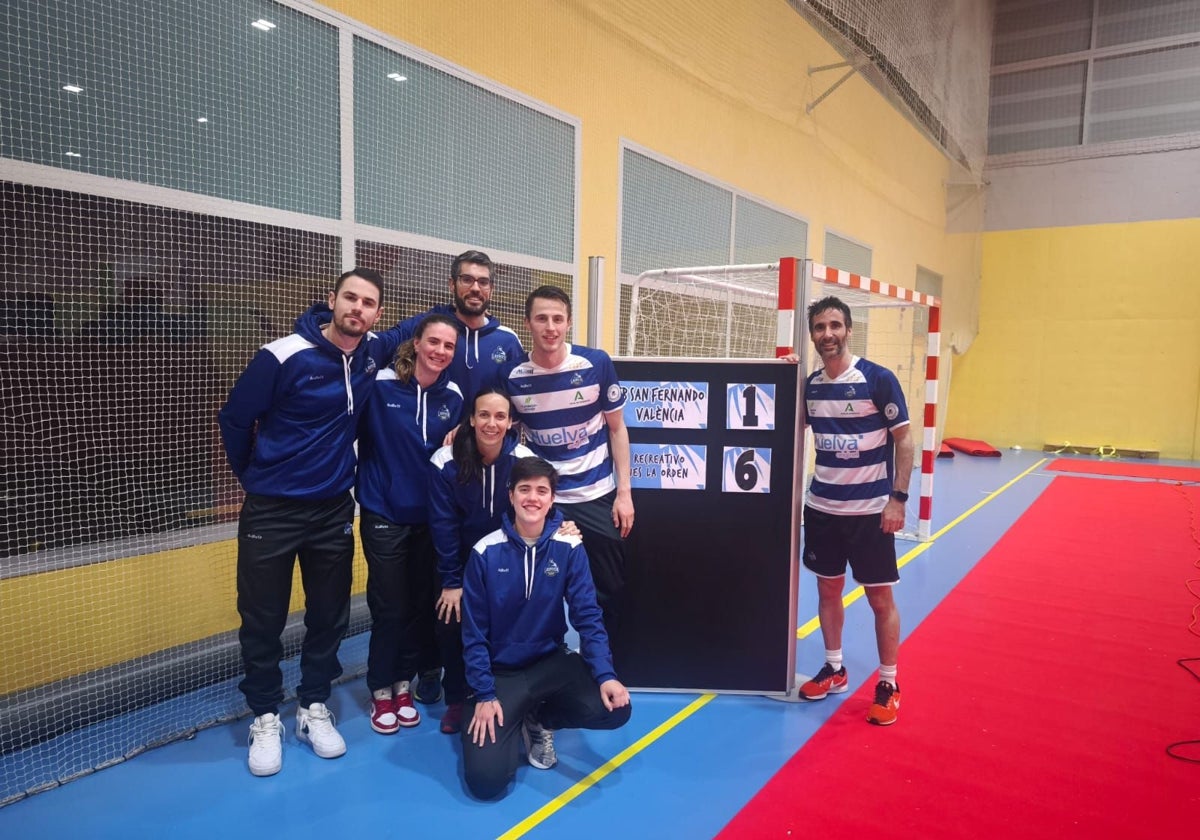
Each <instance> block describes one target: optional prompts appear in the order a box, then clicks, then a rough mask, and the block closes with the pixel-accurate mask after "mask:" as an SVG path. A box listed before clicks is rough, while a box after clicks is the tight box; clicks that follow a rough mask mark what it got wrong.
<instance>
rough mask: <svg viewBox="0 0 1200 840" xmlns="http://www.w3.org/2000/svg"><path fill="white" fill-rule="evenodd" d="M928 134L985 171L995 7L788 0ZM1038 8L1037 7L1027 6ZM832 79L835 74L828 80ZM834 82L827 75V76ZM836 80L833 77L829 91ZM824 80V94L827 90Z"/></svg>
mask: <svg viewBox="0 0 1200 840" xmlns="http://www.w3.org/2000/svg"><path fill="white" fill-rule="evenodd" d="M788 2H789V3H790V4H791V5H792V7H793V8H795V9H796V10H797V11H798V12H800V13H801V14H802V15H803V16H804V17H805V19H806V20H808V21H809V22H810V23H812V24H813V25H814V26H816V28H817V29H818V31H820V32H822V33H823V34H824V35H825V36H826V37H827V38H828V39H829V40H830V42H831V43H832V44H833V45H834V46H835V47H837V48H838V49H839V51H841V52H842V54H843V55H844V56H845V57H846V60H847V61H848V62H849V63H850V64H851V65H853V66H854V67H856V68H857V69H858V72H860V73H862V74H863V77H864V78H866V79H867V80H868V81H870V82H871V83H872V84H873V85H874V86H875V87H876V88H877V89H879V90H880V91H881V92H882V93H883V94H884V95H886V96H888V97H889V98H890V99H892V100H893V101H895V102H897V103H898V104H900V105H901V110H902V111H903V112H904V113H906V114H907V115H908V117H909V118H910V120H911V121H912V122H914V123H915V124H916V125H917V126H918V127H919V128H920V129H921V130H922V131H924V132H925V133H926V134H928V135H929V136H930V137H931V138H932V139H933V140H934V141H935V142H936V143H938V144H939V145H940V146H941V147H942V149H943V150H945V152H946V154H947V155H949V156H950V157H951V159H953V160H955V161H958V162H959V163H961V164H962V165H963V166H964V167H966V168H967V169H968V170H969V171H970V172H971V173H973V174H975V175H978V174H979V173H980V172H981V171H982V170H983V164H984V158H985V156H986V136H987V89H988V88H987V85H988V56H989V55H990V53H991V27H992V14H991V8H990V7H991V4H990V3H984V2H979V0H788ZM1027 5H1038V4H1027ZM829 75H833V74H829ZM820 78H821V79H825V78H828V75H826V76H821V77H820ZM835 80H836V75H833V78H828V83H827V84H825V85H824V87H825V88H828V87H829V85H830V84H832V83H833V82H834V81H835ZM821 89H822V86H821V83H819V82H818V84H817V90H821Z"/></svg>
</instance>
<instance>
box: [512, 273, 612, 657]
mask: <svg viewBox="0 0 1200 840" xmlns="http://www.w3.org/2000/svg"><path fill="white" fill-rule="evenodd" d="M525 325H526V326H527V327H528V328H529V332H530V334H531V335H532V337H533V349H532V351H531V352H529V353H526V354H525V355H524V357H523V358H521V359H519V360H518V361H517V362H516V363H513V364H510V365H509V366H508V367H506V368H505V369H504V370H503V371H502V378H503V381H504V385H505V388H507V390H508V393H509V394H510V395H511V396H512V399H513V405H514V407H515V409H516V412H517V417H518V418H519V419H520V421H521V424H522V427H523V429H524V432H525V443H526V445H527V446H528V447H529V448H530V449H532V450H533V451H534V453H535V454H536V455H538V456H539V457H541V458H544V459H545V460H547V461H549V462H550V463H551V464H552V465H553V466H554V469H555V470H556V471H557V473H558V476H559V478H558V492H557V495H556V497H555V504H556V506H557V507H558V509H559V510H561V511H562V514H563V517H564V518H565V519H572V520H574V521H575V523H576V525H577V526H578V527H579V530H580V534H581V536H582V537H583V545H584V548H585V549H586V550H587V555H588V560H589V561H590V565H591V571H592V578H593V580H594V581H595V584H596V594H597V601H598V603H599V604H600V609H601V611H602V612H603V614H604V624H605V627H606V628H607V629H608V634H609V636H610V637H612V636H614V635H615V633H616V631H617V627H616V626H615V625H617V624H618V622H619V617H620V594H621V589H622V588H623V587H624V584H625V544H624V542H623V540H624V538H625V537H627V536H628V535H629V531H630V529H631V528H633V496H632V493H631V491H630V484H629V430H628V429H626V428H625V418H624V415H623V412H622V407H623V406H624V405H625V395H624V392H623V391H622V389H621V383H620V382H619V381H618V380H617V371H616V368H614V367H613V363H612V359H610V358H609V356H608V354H607V353H605V352H604V351H603V350H597V349H593V348H591V347H582V346H580V345H572V344H570V343H568V342H567V333H568V332H569V330H570V328H571V298H570V297H569V296H568V295H567V293H566V292H564V291H563V290H562V289H560V288H558V287H557V286H541V287H539V288H537V289H534V290H533V291H532V292H530V294H529V297H528V298H526V299H525Z"/></svg>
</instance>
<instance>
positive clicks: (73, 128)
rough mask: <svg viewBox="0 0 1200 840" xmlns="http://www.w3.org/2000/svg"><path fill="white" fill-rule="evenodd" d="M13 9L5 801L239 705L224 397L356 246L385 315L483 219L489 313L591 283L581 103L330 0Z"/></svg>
mask: <svg viewBox="0 0 1200 840" xmlns="http://www.w3.org/2000/svg"><path fill="white" fill-rule="evenodd" d="M310 12H311V14H310ZM0 21H2V22H3V26H2V27H0V29H2V33H0V46H2V47H3V49H0V66H2V67H3V75H4V78H5V84H4V85H3V87H2V93H0V96H2V97H3V99H2V102H0V105H2V108H0V114H2V119H0V277H2V278H3V287H2V288H3V306H2V307H0V369H2V374H0V437H2V438H3V440H4V442H5V445H4V447H3V450H2V452H3V454H2V455H0V458H2V459H3V463H2V464H0V472H2V474H3V479H2V481H3V494H2V498H0V804H3V803H6V802H10V801H14V800H15V799H17V798H20V797H22V796H24V795H26V794H28V793H29V792H32V791H36V790H39V789H41V788H43V787H46V786H52V785H54V784H57V783H59V782H61V781H63V780H65V779H69V778H72V777H74V776H77V775H80V774H84V773H87V772H90V771H91V770H93V769H95V768H98V767H102V766H104V765H106V764H109V763H112V762H114V761H120V760H121V759H122V758H124V757H127V756H129V755H132V754H135V753H137V752H140V751H141V750H143V749H145V748H146V747H147V746H149V745H153V744H156V743H160V742H163V741H167V740H171V739H173V738H178V737H180V736H181V735H184V734H186V733H188V732H190V731H193V730H194V729H196V728H197V727H199V726H203V725H205V724H208V723H211V722H214V721H219V720H227V719H230V718H232V717H236V716H238V715H241V714H244V713H245V705H244V703H243V700H242V697H241V694H240V693H239V692H238V691H237V690H236V682H237V677H238V675H239V672H240V668H241V663H240V658H239V655H238V647H237V639H236V630H237V627H238V624H239V620H238V616H237V612H236V604H235V576H234V574H235V566H236V545H235V539H234V538H235V536H236V518H237V514H238V509H239V505H240V501H241V490H240V488H239V486H238V483H237V481H236V480H235V479H234V478H233V476H232V475H231V474H230V472H229V469H228V466H227V464H226V461H225V456H224V452H223V449H222V446H221V443H220V437H219V434H218V431H217V427H216V422H215V418H216V413H217V410H218V409H219V408H220V406H221V405H222V403H223V401H224V399H225V397H226V395H227V394H228V391H229V388H230V386H231V385H232V383H233V381H234V380H235V378H236V377H237V376H238V375H239V374H240V372H241V371H242V370H243V369H244V368H245V366H246V365H247V363H248V362H249V360H250V358H251V356H252V355H253V353H254V352H255V351H256V350H257V348H258V347H260V346H261V345H263V344H264V343H266V342H269V341H272V340H274V339H276V338H280V337H282V336H284V335H286V334H288V333H289V332H291V329H292V323H293V320H294V318H295V317H296V315H297V314H298V313H299V312H301V311H303V310H304V309H305V308H306V307H307V306H308V305H309V304H310V303H311V302H313V301H314V300H324V299H325V298H326V296H327V293H328V290H329V289H330V288H331V286H332V283H333V281H334V279H335V278H336V276H337V275H338V274H339V273H340V272H341V271H342V270H343V268H344V267H346V266H347V264H348V263H349V264H358V265H363V266H367V267H372V268H377V269H379V270H381V271H382V272H383V273H384V276H385V280H386V284H385V289H384V310H385V311H384V319H385V322H386V323H388V324H390V323H392V322H393V321H395V320H399V319H400V318H403V317H407V316H409V315H411V314H413V313H415V312H419V311H422V310H424V309H427V308H428V307H430V306H432V305H433V304H435V303H445V302H447V301H448V300H449V292H448V286H447V279H448V276H449V272H450V264H451V259H452V255H453V254H455V253H458V252H459V251H462V250H465V249H466V248H467V247H479V248H482V249H483V250H485V251H490V252H491V253H492V256H493V257H494V258H496V257H498V256H499V257H502V259H499V260H498V262H497V266H496V268H495V269H494V276H495V277H496V286H495V289H494V293H493V312H494V313H495V314H497V315H499V317H500V318H501V320H502V321H503V322H504V323H505V324H506V325H508V326H510V327H513V328H515V329H517V330H518V332H520V331H521V330H520V328H521V324H522V315H523V303H524V298H525V295H526V294H527V293H528V291H529V290H530V289H531V288H533V287H534V286H537V285H541V284H543V283H554V284H556V285H559V286H562V287H564V288H565V289H567V290H568V291H571V290H572V288H573V285H574V277H573V271H574V268H573V261H574V247H575V246H574V230H575V227H576V224H575V218H574V212H575V211H574V206H575V196H574V190H575V180H576V177H577V175H576V161H575V158H574V149H575V143H576V141H575V131H576V128H575V126H574V124H572V123H571V122H569V121H566V120H563V119H560V118H558V117H556V116H554V115H552V114H549V113H547V112H546V111H544V110H538V109H536V108H534V107H532V106H530V105H529V104H528V103H526V102H517V101H516V100H514V99H512V98H511V97H509V96H507V95H504V94H502V93H497V92H496V91H495V90H492V89H488V88H485V87H483V83H481V82H479V81H478V80H472V79H470V78H468V77H467V76H466V74H462V75H461V76H459V75H455V74H453V73H451V72H449V71H448V70H447V69H446V65H439V66H438V67H433V66H426V65H423V64H421V63H420V61H419V60H417V59H416V58H414V57H413V56H411V55H408V54H406V53H404V52H403V45H398V44H384V43H381V42H379V41H378V37H379V36H378V35H376V34H374V33H369V32H367V31H366V30H361V31H360V28H359V27H357V26H356V25H354V24H352V23H350V22H347V21H343V20H340V19H334V18H331V17H329V16H322V15H321V13H320V12H319V10H315V9H311V8H309V9H308V10H307V11H302V10H299V9H297V8H293V7H291V6H287V5H280V4H277V3H273V2H268V1H267V0H259V1H258V2H254V3H250V4H247V3H243V2H242V0H188V2H183V0H165V2H162V3H154V4H145V3H141V2H134V1H133V0H69V2H68V0H38V1H37V2H34V0H14V1H13V2H10V3H6V4H5V7H4V9H3V11H0ZM268 24H269V25H268ZM347 29H349V30H351V31H353V32H354V33H355V35H356V37H355V38H354V39H353V47H351V48H350V49H349V50H348V49H347V43H348V39H344V38H341V37H340V32H341V31H345V30H347ZM368 36H369V37H370V38H372V39H375V40H370V41H368V40H367V37H368ZM400 67H402V68H403V69H404V71H405V72H404V73H400V72H399V70H398V69H397V68H400ZM347 70H352V71H353V72H351V73H350V76H352V77H353V78H352V79H348V78H347V76H346V71H347ZM385 70H386V71H387V72H386V73H385V72H383V71H385ZM395 76H402V77H403V79H397V78H394V77H395ZM297 79H301V80H303V83H302V84H297V82H296V80H297ZM346 84H349V85H350V89H352V90H354V93H355V102H356V105H357V107H356V108H355V110H354V118H353V123H350V122H348V121H347V120H346V119H344V118H343V113H342V110H341V108H340V101H341V91H342V90H343V89H344V88H343V85H346ZM406 85H407V87H406ZM367 87H370V88H371V90H370V91H367V90H366V88H367ZM444 101H453V102H454V103H455V109H456V110H455V111H453V112H450V111H447V110H445V109H444V108H434V107H429V104H430V103H438V102H444ZM463 120H467V121H468V122H469V121H471V120H475V121H477V122H483V121H487V122H489V124H493V125H494V124H501V125H502V126H504V130H497V131H495V132H483V133H480V132H466V133H464V132H462V131H461V126H462V121H463ZM430 138H434V139H436V142H433V141H431V140H430ZM351 140H353V141H354V142H355V144H356V145H359V144H364V145H372V146H378V147H380V149H379V150H378V153H379V154H381V155H385V156H386V155H389V154H390V155H392V156H393V157H397V156H398V155H399V154H400V153H401V152H403V153H404V155H405V157H404V158H403V165H402V167H401V168H403V169H404V173H403V177H405V178H407V179H408V180H407V181H404V190H403V192H404V196H405V199H406V201H405V204H404V207H403V209H404V210H405V211H406V212H409V213H411V214H413V216H414V217H417V218H419V219H420V220H421V225H422V228H421V230H419V231H414V230H412V229H411V227H412V226H413V225H410V224H409V217H407V216H402V215H399V214H394V213H393V212H392V211H393V210H394V209H395V208H394V207H393V206H392V205H388V204H385V203H382V202H380V201H375V200H373V199H372V198H371V197H372V196H376V195H379V194H383V193H388V192H390V191H394V190H395V189H396V184H397V183H398V182H397V180H396V179H397V178H400V177H401V175H400V174H398V165H393V166H383V165H382V164H381V165H380V166H361V167H360V168H359V170H358V171H357V172H355V171H351V169H352V168H350V167H347V166H346V163H347V159H346V158H345V157H344V156H343V155H342V148H341V146H342V143H343V142H350V141H351ZM427 141H428V142H427ZM472 144H477V145H478V149H476V148H475V146H474V145H472ZM360 157H361V156H360ZM455 167H457V168H458V171H460V172H462V173H463V174H464V180H463V181H462V182H451V179H448V177H447V175H446V172H447V171H449V170H450V169H454V168H455ZM351 188H354V189H355V194H356V196H357V197H358V200H359V202H361V203H365V204H366V205H369V206H370V207H371V208H372V209H373V212H374V215H369V214H368V215H369V217H368V219H367V220H365V221H364V219H363V218H362V216H363V215H364V213H363V212H361V211H362V209H363V208H362V207H360V208H359V209H360V213H359V215H358V217H357V218H356V217H355V215H354V214H353V213H350V212H347V209H346V208H345V206H344V204H343V202H342V198H341V196H342V195H343V194H344V193H345V192H346V190H348V189H351ZM472 196H475V197H478V196H489V197H491V198H490V199H489V202H488V203H484V202H482V201H479V200H474V199H472ZM497 202H499V203H497ZM435 206H449V207H451V208H452V210H453V213H452V214H451V213H448V212H446V211H445V210H444V209H443V210H440V211H437V212H434V210H433V209H431V208H434V207H435ZM451 216H452V218H451ZM406 225H407V226H406ZM468 236H469V237H471V239H469V240H468V239H467V238H468ZM475 237H478V238H475ZM464 240H466V241H464ZM298 577H299V576H298V575H297V576H296V578H297V581H296V588H295V590H294V592H293V601H292V608H293V610H296V611H297V612H296V613H294V614H293V616H292V620H291V621H290V622H289V628H288V630H287V631H286V632H285V637H284V638H285V655H286V656H288V657H291V656H294V654H295V653H296V651H297V649H298V643H299V639H300V636H301V633H302V629H303V628H302V625H301V624H300V623H299V618H300V613H299V610H301V609H302V607H303V600H302V596H301V595H300V593H299V584H298ZM364 577H365V567H364V565H363V564H362V561H361V559H359V560H356V567H355V578H356V590H357V591H361V586H362V582H363V580H364ZM351 621H352V623H351V634H352V636H353V635H354V634H362V631H364V630H365V629H366V628H367V626H368V618H367V614H366V609H365V604H363V603H362V602H361V596H358V597H356V599H355V602H354V605H353V608H352V620H351ZM362 641H363V640H362V637H361V636H354V638H351V639H348V640H347V642H346V643H345V644H343V647H342V661H343V665H344V667H345V670H346V672H347V675H354V674H357V673H361V671H362V669H363V666H364V664H365V655H366V651H365V645H364V644H363V643H362ZM284 670H285V674H284V685H285V686H286V687H287V688H288V690H289V691H290V689H291V687H293V686H295V685H296V684H297V682H298V677H297V674H296V665H295V662H294V660H291V659H289V660H288V661H287V662H285V664H284Z"/></svg>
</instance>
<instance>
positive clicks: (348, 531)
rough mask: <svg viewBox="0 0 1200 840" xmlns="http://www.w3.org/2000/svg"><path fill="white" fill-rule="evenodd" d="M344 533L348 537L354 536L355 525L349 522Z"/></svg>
mask: <svg viewBox="0 0 1200 840" xmlns="http://www.w3.org/2000/svg"><path fill="white" fill-rule="evenodd" d="M342 533H343V534H345V535H346V536H347V537H351V536H354V523H353V522H347V523H346V527H345V528H343V529H342Z"/></svg>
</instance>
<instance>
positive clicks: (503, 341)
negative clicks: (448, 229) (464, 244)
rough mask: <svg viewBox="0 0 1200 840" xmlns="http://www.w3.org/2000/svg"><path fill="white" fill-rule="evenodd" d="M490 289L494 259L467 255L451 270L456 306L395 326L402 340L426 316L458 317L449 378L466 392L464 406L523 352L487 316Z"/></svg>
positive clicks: (477, 253) (506, 330)
mask: <svg viewBox="0 0 1200 840" xmlns="http://www.w3.org/2000/svg"><path fill="white" fill-rule="evenodd" d="M492 288H493V285H492V261H491V258H489V257H488V255H487V254H485V253H483V252H482V251H464V252H463V253H461V254H459V255H458V256H457V257H455V258H454V263H453V265H451V267H450V298H451V300H453V301H454V302H453V303H449V304H445V303H443V304H439V305H437V306H435V307H433V308H432V309H430V310H429V311H428V312H422V313H421V314H419V315H414V316H413V317H411V318H409V319H408V320H406V321H403V322H401V323H400V324H398V325H397V328H398V329H399V330H400V337H401V340H407V339H409V338H412V335H413V332H414V330H415V329H416V326H417V324H419V323H421V321H422V320H424V318H425V317H426V316H428V315H434V314H439V315H449V316H450V317H452V318H454V319H455V321H456V323H457V324H458V343H457V344H456V345H455V347H454V361H452V362H451V363H450V367H449V370H450V380H451V381H452V382H453V383H454V384H455V385H457V386H458V388H459V390H460V391H462V393H463V404H464V405H473V404H474V400H475V395H476V394H478V393H479V392H480V391H482V390H485V389H486V388H490V387H493V386H496V385H499V384H500V377H499V371H500V368H501V367H503V366H504V364H505V363H506V362H508V361H509V360H510V359H516V358H519V357H520V355H521V353H522V352H523V348H522V347H521V339H519V338H517V334H516V333H515V332H513V331H512V330H510V329H509V328H508V327H505V326H501V324H500V321H499V319H497V318H494V317H492V316H491V315H488V307H489V306H491V302H492Z"/></svg>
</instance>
